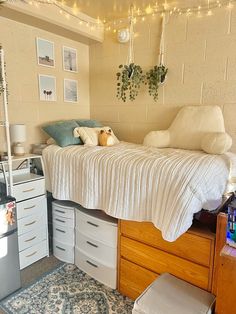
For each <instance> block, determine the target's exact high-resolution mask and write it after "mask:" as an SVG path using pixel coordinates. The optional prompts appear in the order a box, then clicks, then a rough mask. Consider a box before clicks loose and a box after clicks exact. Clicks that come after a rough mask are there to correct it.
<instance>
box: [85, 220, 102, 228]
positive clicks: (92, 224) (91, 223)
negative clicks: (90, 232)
mask: <svg viewBox="0 0 236 314" xmlns="http://www.w3.org/2000/svg"><path fill="white" fill-rule="evenodd" d="M87 224H89V225H91V226H94V227H99V225H96V224H94V223H93V222H91V221H87Z"/></svg>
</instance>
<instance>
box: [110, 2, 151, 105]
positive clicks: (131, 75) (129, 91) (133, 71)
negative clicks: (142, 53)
mask: <svg viewBox="0 0 236 314" xmlns="http://www.w3.org/2000/svg"><path fill="white" fill-rule="evenodd" d="M130 11H131V16H130V29H129V32H130V39H129V54H128V61H127V64H125V65H124V64H121V65H119V69H120V71H119V72H118V73H116V77H117V94H116V96H117V98H118V99H121V100H123V101H124V102H126V100H127V99H129V100H131V101H133V100H135V98H136V97H137V95H138V92H139V88H140V86H141V84H142V83H144V81H145V75H144V74H143V70H142V68H141V66H140V65H137V64H135V63H134V15H133V6H131V7H130Z"/></svg>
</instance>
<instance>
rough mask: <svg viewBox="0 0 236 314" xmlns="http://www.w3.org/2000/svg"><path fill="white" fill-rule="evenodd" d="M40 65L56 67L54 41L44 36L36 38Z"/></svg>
mask: <svg viewBox="0 0 236 314" xmlns="http://www.w3.org/2000/svg"><path fill="white" fill-rule="evenodd" d="M36 43H37V59H38V65H42V66H45V67H51V68H54V67H55V55H54V42H52V41H49V40H47V39H43V38H39V37H37V38H36Z"/></svg>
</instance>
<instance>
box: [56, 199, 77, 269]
mask: <svg viewBox="0 0 236 314" xmlns="http://www.w3.org/2000/svg"><path fill="white" fill-rule="evenodd" d="M74 217H75V204H74V203H73V202H69V201H53V202H52V221H53V254H54V255H55V256H56V257H57V258H58V259H60V260H61V261H64V262H67V263H72V264H74V249H75V244H74V242H75V240H74V238H75V235H74V233H75V230H74V228H75V218H74Z"/></svg>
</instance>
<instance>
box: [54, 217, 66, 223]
mask: <svg viewBox="0 0 236 314" xmlns="http://www.w3.org/2000/svg"><path fill="white" fill-rule="evenodd" d="M56 221H60V222H63V223H65V220H61V219H58V218H56Z"/></svg>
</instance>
